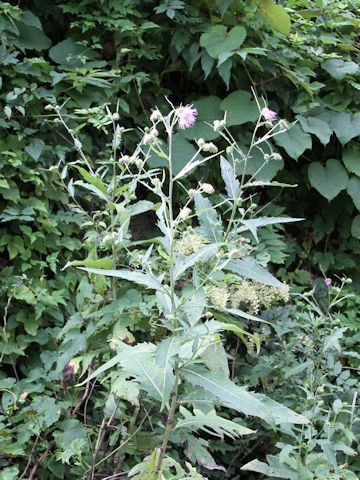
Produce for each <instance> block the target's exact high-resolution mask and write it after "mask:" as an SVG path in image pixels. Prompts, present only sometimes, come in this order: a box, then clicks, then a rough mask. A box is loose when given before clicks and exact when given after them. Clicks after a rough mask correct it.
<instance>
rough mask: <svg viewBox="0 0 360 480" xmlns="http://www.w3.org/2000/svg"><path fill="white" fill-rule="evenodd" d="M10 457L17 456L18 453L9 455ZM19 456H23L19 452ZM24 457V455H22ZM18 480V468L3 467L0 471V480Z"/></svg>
mask: <svg viewBox="0 0 360 480" xmlns="http://www.w3.org/2000/svg"><path fill="white" fill-rule="evenodd" d="M11 455H12V456H13V455H18V453H11ZM20 455H23V453H22V452H21V453H20ZM24 455H25V453H24ZM18 478H19V467H18V466H16V465H14V466H13V467H5V468H2V469H1V472H0V480H17V479H18Z"/></svg>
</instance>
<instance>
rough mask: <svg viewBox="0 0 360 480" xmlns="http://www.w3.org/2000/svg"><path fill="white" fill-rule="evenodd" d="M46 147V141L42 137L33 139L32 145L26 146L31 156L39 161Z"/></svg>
mask: <svg viewBox="0 0 360 480" xmlns="http://www.w3.org/2000/svg"><path fill="white" fill-rule="evenodd" d="M44 147H45V143H44V142H43V141H42V140H41V139H40V138H37V139H35V140H33V141H32V142H31V143H30V145H28V146H27V147H25V151H26V152H27V153H28V154H29V155H30V157H31V158H33V159H34V160H35V161H37V160H39V158H40V155H41V153H42V151H43V149H44Z"/></svg>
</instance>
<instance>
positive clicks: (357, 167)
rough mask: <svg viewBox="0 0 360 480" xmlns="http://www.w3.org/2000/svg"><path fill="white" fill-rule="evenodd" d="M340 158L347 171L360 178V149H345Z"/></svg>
mask: <svg viewBox="0 0 360 480" xmlns="http://www.w3.org/2000/svg"><path fill="white" fill-rule="evenodd" d="M342 157H343V162H344V164H345V167H346V169H347V171H348V172H350V173H355V175H357V176H358V177H360V149H359V148H355V147H348V148H345V149H344V151H343V155H342Z"/></svg>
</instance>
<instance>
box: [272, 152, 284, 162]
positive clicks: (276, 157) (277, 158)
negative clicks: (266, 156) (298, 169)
mask: <svg viewBox="0 0 360 480" xmlns="http://www.w3.org/2000/svg"><path fill="white" fill-rule="evenodd" d="M271 157H272V159H273V160H277V161H280V160H282V156H281V155H280V153H276V152H274V153H273V154H272V155H271Z"/></svg>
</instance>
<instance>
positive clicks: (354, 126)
mask: <svg viewBox="0 0 360 480" xmlns="http://www.w3.org/2000/svg"><path fill="white" fill-rule="evenodd" d="M326 115H327V118H329V124H330V127H331V128H332V129H333V130H334V132H335V134H336V136H337V138H338V139H339V140H340V142H341V143H342V145H345V144H346V143H348V142H350V140H352V139H353V138H355V137H358V136H359V135H360V112H356V113H347V112H328V113H327V114H326Z"/></svg>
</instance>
